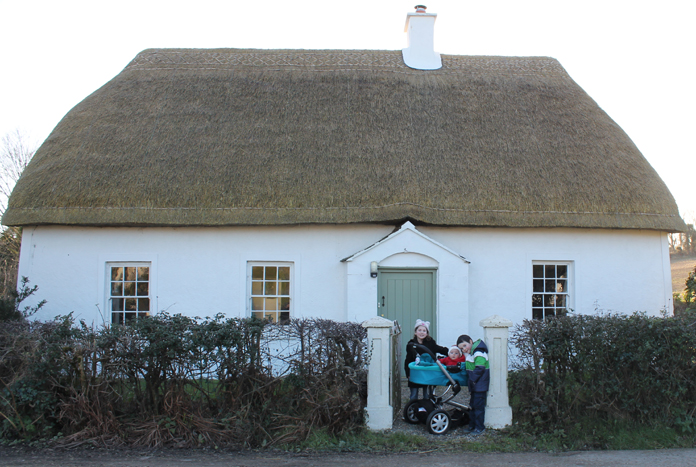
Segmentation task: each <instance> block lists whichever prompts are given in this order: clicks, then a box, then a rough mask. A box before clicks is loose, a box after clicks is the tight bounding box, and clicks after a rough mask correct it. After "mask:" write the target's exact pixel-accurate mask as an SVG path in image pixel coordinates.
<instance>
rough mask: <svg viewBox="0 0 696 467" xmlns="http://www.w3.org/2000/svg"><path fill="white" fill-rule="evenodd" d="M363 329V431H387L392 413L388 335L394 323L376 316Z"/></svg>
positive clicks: (391, 420)
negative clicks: (365, 363) (366, 362)
mask: <svg viewBox="0 0 696 467" xmlns="http://www.w3.org/2000/svg"><path fill="white" fill-rule="evenodd" d="M362 326H363V327H364V328H367V349H368V353H369V355H370V364H369V366H368V368H367V407H365V412H366V416H367V427H368V428H369V429H370V430H375V431H376V430H390V429H391V428H392V423H393V421H394V409H393V407H392V406H391V405H390V404H389V394H390V389H391V388H390V387H389V386H390V383H391V375H390V374H389V372H390V369H391V359H392V356H391V355H390V353H391V332H392V328H393V327H394V322H393V321H390V320H388V319H386V318H382V317H380V316H375V317H374V318H371V319H368V320H367V321H365V322H363V323H362Z"/></svg>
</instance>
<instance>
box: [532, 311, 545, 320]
mask: <svg viewBox="0 0 696 467" xmlns="http://www.w3.org/2000/svg"><path fill="white" fill-rule="evenodd" d="M532 318H533V319H544V310H543V309H542V308H532Z"/></svg>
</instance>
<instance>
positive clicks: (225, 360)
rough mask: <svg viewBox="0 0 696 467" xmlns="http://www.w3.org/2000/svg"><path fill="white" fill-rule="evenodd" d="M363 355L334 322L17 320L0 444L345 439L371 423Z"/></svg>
mask: <svg viewBox="0 0 696 467" xmlns="http://www.w3.org/2000/svg"><path fill="white" fill-rule="evenodd" d="M365 346H366V333H365V330H364V329H363V328H362V327H361V326H360V325H359V324H356V323H335V322H332V321H327V320H297V321H292V322H291V323H290V324H289V325H277V324H271V323H268V322H265V321H261V320H257V319H238V318H231V319H225V318H224V317H223V316H222V315H218V316H216V317H215V318H207V319H205V320H200V319H194V318H188V317H185V316H181V315H174V316H171V315H169V314H166V313H160V314H158V315H156V316H152V317H148V318H146V319H141V320H138V321H134V322H132V323H130V324H128V325H125V326H122V325H116V326H110V327H104V328H100V329H96V330H95V329H91V328H88V327H87V326H85V325H84V324H83V323H80V324H76V323H74V320H73V318H72V317H71V316H66V317H60V318H58V319H56V320H55V321H53V322H49V323H38V322H34V323H27V322H18V323H15V324H14V325H13V326H11V327H8V328H2V329H0V378H1V383H2V388H3V389H2V391H3V392H2V398H1V399H0V419H1V420H3V424H2V425H1V426H0V437H4V438H21V439H35V438H38V437H47V436H53V435H56V434H58V433H62V434H63V435H64V438H63V442H64V443H66V444H69V445H76V444H81V443H84V442H86V441H88V440H91V441H95V440H96V441H98V442H99V443H102V444H108V445H120V444H126V445H142V446H148V447H157V446H163V445H170V446H197V445H215V446H219V445H227V446H237V447H241V446H251V447H254V446H264V445H269V444H274V443H287V442H294V441H302V440H304V439H306V438H307V437H308V436H309V435H310V434H311V433H312V431H313V430H317V429H321V430H324V431H325V432H326V433H329V434H332V435H335V434H340V433H343V432H347V431H350V430H353V429H355V428H358V427H361V426H362V423H363V419H362V417H363V408H364V401H363V399H362V397H361V391H360V389H361V387H362V385H363V383H364V380H365V364H366V362H365ZM29 422H30V423H29Z"/></svg>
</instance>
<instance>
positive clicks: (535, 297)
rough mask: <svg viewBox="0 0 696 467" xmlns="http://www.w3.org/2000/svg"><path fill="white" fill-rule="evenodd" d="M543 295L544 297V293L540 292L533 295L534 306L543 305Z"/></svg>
mask: <svg viewBox="0 0 696 467" xmlns="http://www.w3.org/2000/svg"><path fill="white" fill-rule="evenodd" d="M541 297H543V295H539V294H534V295H532V306H541V305H542V299H541Z"/></svg>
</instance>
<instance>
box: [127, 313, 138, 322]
mask: <svg viewBox="0 0 696 467" xmlns="http://www.w3.org/2000/svg"><path fill="white" fill-rule="evenodd" d="M136 316H138V315H137V314H135V313H126V322H128V321H133V320H134V319H135V317H136Z"/></svg>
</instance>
